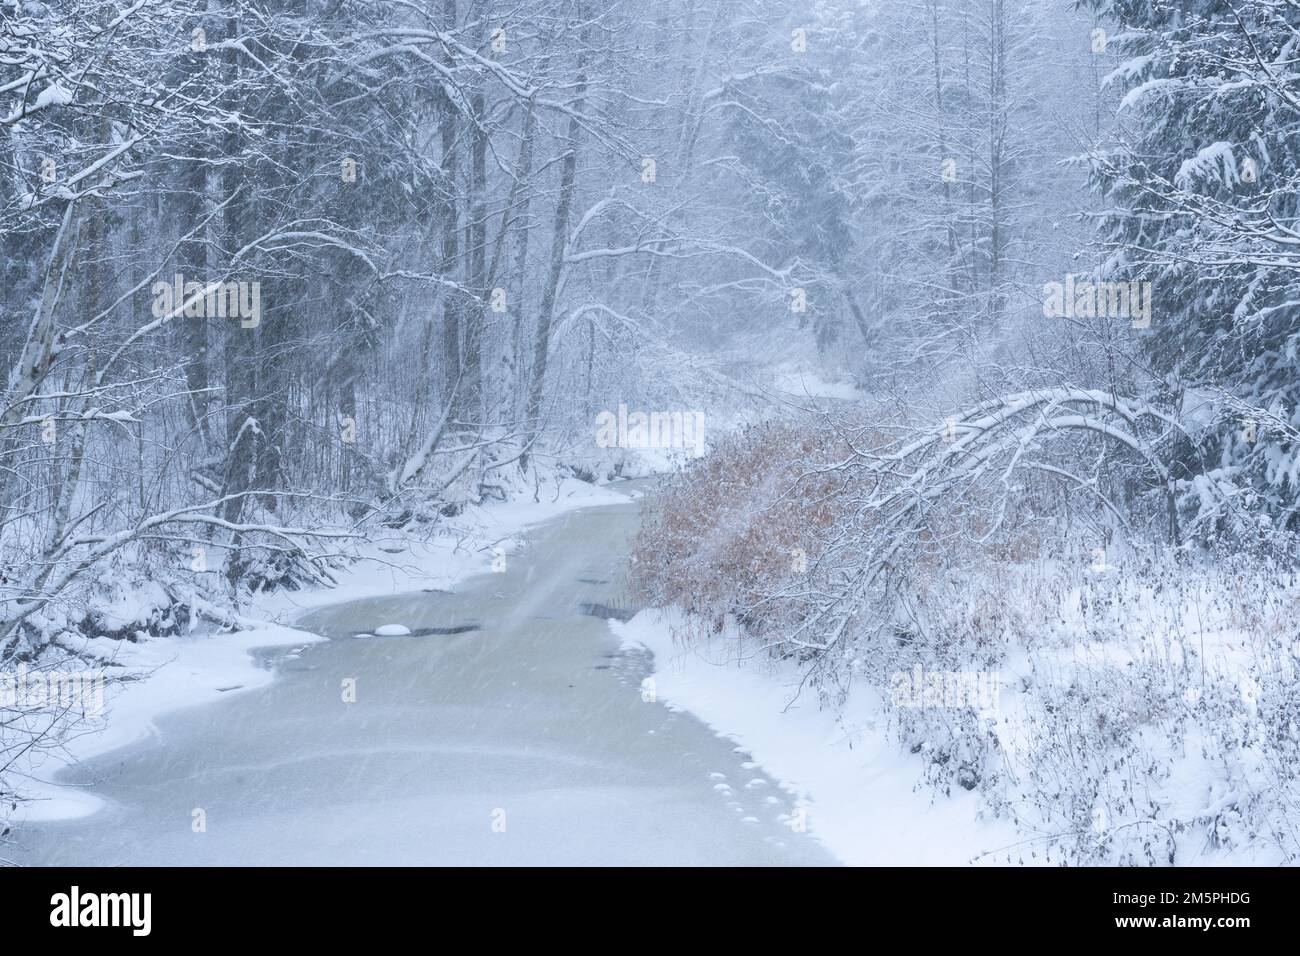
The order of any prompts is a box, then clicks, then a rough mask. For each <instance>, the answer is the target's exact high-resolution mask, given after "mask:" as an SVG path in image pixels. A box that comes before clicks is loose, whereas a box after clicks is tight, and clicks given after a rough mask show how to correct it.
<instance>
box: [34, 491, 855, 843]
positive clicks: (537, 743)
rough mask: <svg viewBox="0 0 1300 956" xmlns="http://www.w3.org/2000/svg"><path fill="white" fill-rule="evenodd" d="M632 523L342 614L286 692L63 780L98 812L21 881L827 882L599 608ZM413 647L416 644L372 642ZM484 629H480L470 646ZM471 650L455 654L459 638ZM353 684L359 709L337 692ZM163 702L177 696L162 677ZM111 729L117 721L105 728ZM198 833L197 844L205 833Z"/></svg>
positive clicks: (584, 514)
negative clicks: (452, 878) (715, 872)
mask: <svg viewBox="0 0 1300 956" xmlns="http://www.w3.org/2000/svg"><path fill="white" fill-rule="evenodd" d="M636 521H637V506H636V504H635V503H634V502H629V503H628V504H626V505H615V506H608V507H598V508H590V509H587V510H584V511H578V512H573V513H570V514H569V515H567V516H566V517H562V518H558V519H556V520H554V521H552V522H550V523H548V524H545V525H542V526H540V527H538V528H536V529H534V531H533V532H532V533H531V534H530V536H529V543H528V547H527V548H526V549H525V550H523V551H521V552H519V553H517V554H513V555H511V556H510V558H509V562H508V566H507V568H506V570H505V572H504V573H499V574H485V575H482V576H480V577H476V578H472V579H470V580H469V581H467V582H465V584H464V585H463V587H462V588H461V589H460V590H458V591H457V592H455V593H447V592H434V593H415V594H410V595H401V596H395V597H383V598H373V599H368V600H362V601H354V602H350V603H347V604H340V605H335V606H332V607H328V608H323V609H320V610H317V611H314V612H312V613H311V614H309V615H307V616H306V617H305V618H303V619H302V621H301V623H302V625H303V626H305V627H306V628H308V629H309V630H313V631H315V632H317V633H320V634H323V635H325V636H327V637H329V638H330V640H329V641H328V642H323V643H319V644H314V645H310V646H308V647H307V648H306V649H305V650H303V651H302V652H301V654H300V656H297V657H290V656H288V650H287V649H284V650H277V651H274V652H268V653H267V655H266V657H265V662H266V666H269V667H275V668H276V670H277V671H278V672H279V674H280V676H279V679H278V680H276V681H275V682H273V683H272V684H270V685H268V686H266V687H263V688H260V689H257V690H251V691H248V692H245V693H242V694H237V695H232V696H231V697H229V698H226V699H223V700H221V701H219V702H217V703H215V704H205V705H202V706H198V707H194V708H191V709H188V710H184V711H179V712H176V713H172V714H168V715H165V716H163V717H162V718H161V719H160V720H159V721H158V727H159V730H160V736H159V737H158V738H155V739H153V740H150V741H144V742H141V743H139V744H136V745H132V746H131V747H127V748H124V749H121V750H117V751H114V752H112V753H108V754H105V755H103V756H102V757H99V758H96V759H94V760H91V761H87V762H85V763H82V764H79V765H78V766H77V767H75V768H74V769H72V770H69V771H65V772H64V774H63V775H62V776H61V777H60V781H61V782H64V783H70V784H74V785H78V786H84V787H87V788H88V789H89V790H90V791H91V792H93V793H94V794H95V795H97V796H99V797H101V798H103V799H104V800H105V801H106V804H107V806H106V808H105V809H103V810H101V811H100V812H99V813H97V814H94V815H92V816H90V817H86V818H83V819H80V820H75V821H69V822H62V823H45V824H33V825H31V826H29V827H26V828H24V829H23V830H21V831H20V832H19V833H18V834H17V839H18V846H17V847H14V848H12V850H13V852H12V853H11V858H12V859H13V860H14V861H15V862H17V863H20V864H22V863H25V864H37V865H40V864H93V865H122V864H124V865H147V864H163V865H185V864H193V865H263V864H307V865H317V864H345V865H350V864H377V865H382V864H398V865H405V864H525V865H531V864H719V865H735V864H742V865H745V864H750V865H752V864H820V863H831V862H834V861H833V860H832V858H831V857H830V856H829V855H828V854H827V853H826V851H825V850H823V849H822V848H821V846H820V844H818V843H816V842H815V841H814V840H813V839H812V838H811V837H809V836H806V835H804V834H800V833H794V832H792V831H791V829H790V827H789V826H788V825H786V824H785V823H784V822H782V820H781V819H780V817H781V816H782V815H785V814H789V813H791V811H792V805H791V801H790V799H789V797H788V796H787V795H786V794H785V793H784V792H782V791H781V790H780V789H779V788H778V787H776V786H775V784H774V783H773V781H772V780H771V779H770V778H768V777H767V776H766V775H765V774H764V773H763V772H762V770H761V769H760V768H757V767H754V766H752V765H751V766H750V767H748V768H746V767H745V766H743V764H744V763H745V762H746V761H747V760H748V756H747V755H745V754H742V753H736V752H735V751H734V745H733V744H732V743H730V742H728V741H726V740H723V739H721V738H719V737H717V736H715V735H714V734H713V733H712V732H710V731H709V730H708V729H707V728H706V727H705V726H704V725H703V724H701V723H700V722H699V721H697V720H696V719H695V718H693V717H691V716H690V715H689V714H685V713H673V712H671V711H670V710H668V709H667V708H666V707H664V706H663V705H662V704H660V703H647V702H643V701H642V696H641V687H640V684H641V679H642V677H643V676H644V675H645V672H646V670H645V668H646V665H645V662H644V661H643V660H640V659H638V658H637V657H636V656H624V655H622V654H620V652H619V648H618V645H617V642H616V641H615V640H614V639H613V638H612V637H611V636H610V634H609V630H608V628H607V626H606V624H605V621H604V620H603V619H601V618H600V617H598V616H592V614H591V613H588V612H589V611H590V610H591V609H590V606H591V605H598V606H607V607H610V608H615V609H619V608H625V607H626V606H627V598H626V588H625V586H624V584H623V582H622V581H621V580H620V578H621V574H620V568H621V567H622V565H623V562H624V560H625V557H626V555H627V551H628V541H629V538H630V536H631V535H632V533H633V532H634V531H635V527H636ZM385 624H402V625H405V626H406V627H408V628H411V629H412V630H415V631H417V632H419V631H420V630H421V629H426V628H427V629H437V631H436V632H434V633H425V634H423V635H418V634H417V636H399V637H367V638H358V637H356V636H355V635H356V634H357V633H359V632H367V631H371V630H373V629H375V628H377V627H380V626H381V625H385ZM471 627H477V628H478V629H476V630H462V629H463V628H471ZM456 631H459V633H455V632H456ZM347 678H353V679H355V681H356V701H355V703H345V702H344V701H343V692H342V689H341V688H342V684H343V681H344V680H345V679H347ZM155 679H163V680H165V679H166V677H165V674H164V675H160V676H159V677H157V678H155ZM110 719H111V716H110ZM196 808H201V809H202V810H203V811H204V813H205V814H206V823H207V829H206V832H198V833H196V832H194V829H193V827H192V820H193V814H194V811H195V809H196Z"/></svg>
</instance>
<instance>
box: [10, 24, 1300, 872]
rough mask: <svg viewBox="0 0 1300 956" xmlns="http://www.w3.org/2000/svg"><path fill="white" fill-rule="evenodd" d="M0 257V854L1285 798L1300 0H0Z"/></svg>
mask: <svg viewBox="0 0 1300 956" xmlns="http://www.w3.org/2000/svg"><path fill="white" fill-rule="evenodd" d="M0 315H3V316H4V317H5V318H4V320H3V321H0V841H6V842H4V844H3V852H0V858H2V859H5V860H10V859H12V858H14V855H15V854H16V853H18V852H19V851H21V850H22V849H23V846H24V843H23V841H24V840H25V839H28V838H30V841H31V842H30V844H29V847H30V848H33V849H31V851H30V852H31V854H33V855H34V856H35V857H37V858H38V859H41V860H53V859H65V858H67V856H66V855H72V856H76V855H78V854H83V853H84V854H86V855H87V856H88V857H91V858H93V859H94V861H95V862H103V863H114V862H120V859H119V857H121V856H122V855H124V854H125V855H127V856H130V857H131V858H132V859H135V860H138V861H144V862H148V861H149V859H150V856H149V854H151V853H157V854H158V855H159V858H163V857H165V858H166V859H168V860H169V861H179V862H193V861H195V860H197V859H203V860H207V861H211V862H223V863H228V862H239V861H241V860H243V859H245V858H246V857H247V856H248V855H250V854H251V855H254V856H258V858H259V859H260V860H269V861H271V862H274V858H273V856H274V853H276V852H283V853H284V854H285V855H286V856H285V858H286V859H292V860H294V861H296V862H305V861H318V860H320V859H325V858H328V856H329V854H331V853H333V854H345V855H346V854H349V853H355V854H358V855H359V857H364V858H365V859H374V860H378V861H380V862H384V861H389V860H392V859H397V858H401V859H403V860H406V859H416V858H419V859H420V860H421V861H423V858H420V857H419V854H420V853H421V852H422V851H423V849H424V847H422V846H421V845H419V844H418V843H407V842H404V841H403V840H401V839H400V837H399V836H398V835H397V830H396V829H395V828H394V824H400V823H401V822H402V820H401V817H402V815H403V814H409V815H412V816H413V817H414V816H419V817H420V819H419V826H420V827H421V830H420V833H421V835H422V837H424V838H427V839H428V840H429V841H433V842H434V843H438V841H443V844H445V845H446V846H447V847H448V848H450V849H449V852H453V853H454V855H455V857H456V859H457V860H460V861H465V862H477V861H479V860H480V859H482V860H485V861H489V862H526V863H545V862H554V861H557V860H560V859H563V860H566V861H568V860H576V861H578V862H584V861H597V862H625V861H626V862H690V863H709V862H718V861H725V862H728V863H769V864H790V865H794V864H803V863H824V862H829V857H828V855H827V849H829V850H830V851H831V852H832V853H833V854H834V855H835V856H837V857H838V858H840V859H842V860H844V861H847V862H853V863H859V862H890V863H895V862H897V863H911V862H961V863H978V864H983V865H1003V866H1005V865H1021V864H1024V865H1031V864H1072V865H1094V864H1129V865H1139V866H1168V865H1192V864H1198V863H1207V862H1231V863H1251V864H1273V863H1283V862H1285V863H1294V862H1296V861H1297V860H1298V859H1300V838H1298V837H1297V833H1300V830H1298V829H1297V827H1298V826H1300V703H1298V702H1300V630H1298V629H1297V623H1296V621H1297V615H1296V613H1295V611H1296V606H1297V602H1298V601H1300V584H1298V583H1297V573H1298V572H1300V321H1298V317H1300V0H1244V2H1227V0H1177V2H1162V3H1151V2H1149V0H888V2H885V0H826V2H819V3H817V4H814V5H811V6H810V5H807V4H797V3H791V2H789V0H656V2H655V3H653V4H649V5H646V4H643V3H636V2H630V0H610V2H601V3H594V2H591V0H517V2H512V3H510V4H503V3H500V2H497V0H438V2H437V3H420V2H414V3H413V2H407V0H295V2H293V3H288V2H279V0H270V2H264V0H0ZM651 475H653V476H654V477H653V478H648V477H647V476H651ZM619 489H624V490H627V489H633V490H635V492H636V494H637V495H639V496H640V497H637V498H636V499H635V500H636V502H637V503H638V505H640V506H641V508H640V512H639V513H637V512H636V511H635V509H633V508H632V507H631V506H630V505H629V499H628V497H627V496H626V495H624V494H622V493H621V492H620V491H619ZM598 506H599V507H598ZM602 536H603V537H602ZM521 541H535V542H536V548H537V550H536V551H529V550H528V547H531V545H529V546H525V545H521V544H520V542H521ZM546 547H551V548H553V549H554V550H553V552H552V553H549V554H548V553H545V552H544V549H545V548H546ZM520 549H522V550H520ZM494 575H495V576H494ZM492 582H495V584H494V583H492ZM610 602H613V603H610ZM632 611H639V612H640V613H639V614H637V615H636V616H635V617H632V618H631V619H630V620H625V618H628V617H629V616H630V614H631V612H632ZM606 612H608V613H606ZM381 613H382V614H392V615H396V616H397V617H403V616H408V617H410V618H411V620H418V622H419V623H418V626H416V627H413V626H412V625H411V622H410V621H407V620H399V619H388V620H371V619H370V618H371V617H372V616H374V615H377V614H381ZM456 615H460V616H461V617H456ZM443 616H449V619H447V620H444V619H443ZM450 617H456V619H455V620H451V619H450ZM461 618H464V619H463V620H462V619H461ZM605 618H610V619H612V624H611V625H610V628H606V627H605V620H604V619H605ZM308 621H309V622H311V626H308V625H307V624H305V623H304V622H308ZM313 627H314V628H315V630H312V628H313ZM372 629H379V632H378V633H376V632H375V631H374V630H372ZM371 637H373V638H374V641H373V644H371V643H368V641H369V640H370V638H371ZM619 647H622V648H623V649H622V650H621V651H620V650H619V649H618V648H619ZM367 648H372V649H367ZM611 648H613V649H611ZM647 651H648V652H649V654H647ZM334 667H337V668H341V669H344V672H343V673H341V674H335V673H334V672H333V671H331V670H330V668H334ZM347 669H370V670H369V671H368V672H369V673H370V674H371V675H372V676H371V678H370V680H371V681H373V682H375V683H374V684H371V683H367V684H365V685H364V686H365V687H366V688H368V690H366V691H365V692H364V693H363V694H362V696H361V697H360V698H356V697H355V693H356V687H355V686H349V685H348V681H353V682H354V683H355V680H356V675H355V674H351V673H350V672H349V671H348V670H347ZM642 670H646V671H647V673H644V674H642V673H640V671H642ZM326 676H330V678H331V680H333V679H334V678H336V677H337V678H338V680H341V681H342V684H343V686H342V689H341V692H340V688H339V687H338V686H336V684H337V682H335V683H334V684H331V683H329V682H327V681H325V680H324V678H325V677H326ZM276 678H278V679H276ZM642 678H644V679H645V680H644V681H643V680H642ZM376 685H377V686H376ZM570 691H572V692H573V693H572V694H571V693H570ZM350 695H351V696H350ZM665 701H666V702H667V703H668V705H669V707H670V708H671V709H668V710H665V709H664V707H663V703H664V702H665ZM354 704H355V705H356V706H355V707H353V705H354ZM633 704H636V707H633ZM642 704H644V705H645V708H643V709H637V708H639V707H641V705H642ZM182 705H184V706H183V707H182ZM340 707H341V708H342V709H340ZM200 715H201V716H200ZM606 716H608V717H609V719H604V718H606ZM701 720H703V721H706V722H707V724H708V725H709V726H710V727H713V728H715V729H716V730H717V731H719V732H721V733H723V734H727V735H732V736H733V737H734V738H735V739H736V740H737V741H739V742H738V743H734V744H730V745H729V744H728V743H727V741H726V740H724V739H722V738H719V737H717V736H716V735H714V734H712V733H710V732H708V731H707V730H706V729H705V727H704V724H702V723H700V721H701ZM262 721H266V726H265V728H263V725H262ZM556 727H559V728H562V733H561V732H556V737H555V739H552V738H551V734H552V730H553V728H556ZM218 730H219V731H220V733H218ZM220 734H226V735H227V737H224V738H223V737H222V736H221V735H220ZM331 735H333V736H331ZM462 738H463V740H462ZM223 740H227V741H228V742H227V743H225V744H223ZM240 748H242V750H243V751H247V752H249V753H251V754H255V755H256V757H255V758H254V757H249V763H248V764H247V765H245V764H244V763H242V762H241V760H242V758H239V757H238V756H237V755H236V754H235V751H236V750H238V749H240ZM745 748H749V750H751V751H752V753H749V752H746V753H745V754H744V755H741V754H738V753H735V752H733V751H736V750H741V751H743V750H745ZM218 752H219V753H220V754H221V756H217V754H218ZM109 755H112V756H111V759H110V757H109ZM349 755H353V756H357V755H359V756H357V759H358V760H359V761H360V764H361V765H362V766H363V767H366V768H372V769H374V770H375V772H374V773H367V772H363V771H362V770H358V771H357V772H355V773H354V772H352V768H351V764H349V762H348V761H349V760H350V759H352V757H351V756H349ZM706 764H707V766H706ZM568 770H572V779H569V778H568V777H566V776H565V774H566V772H567V771H568ZM750 771H752V772H753V774H754V776H753V778H752V779H748V780H741V779H740V777H739V775H740V774H744V773H748V772H750ZM386 773H391V774H392V775H393V777H392V779H391V780H388V779H387V778H385V777H384V776H383V774H386ZM536 780H545V781H549V782H550V783H549V784H547V785H546V786H542V785H540V784H535V783H534V781H536ZM250 781H251V783H250ZM778 782H779V783H782V784H784V785H785V788H786V789H785V790H780V789H779V788H778V790H777V791H776V792H772V793H770V794H767V796H770V797H771V802H769V801H768V800H767V799H766V798H765V797H764V796H760V793H761V792H762V791H764V788H767V787H772V786H773V785H774V784H775V783H778ZM389 783H391V788H390V789H388V790H385V789H384V785H385V784H389ZM262 784H265V785H262ZM480 784H481V785H482V786H479V785H480ZM195 787H197V788H198V789H199V790H200V791H201V790H203V788H205V787H210V788H211V789H210V790H209V791H208V792H209V794H210V795H211V797H212V800H213V802H214V804H216V805H219V806H220V809H221V814H220V815H223V816H224V819H226V820H227V821H229V820H231V819H232V812H233V815H234V816H233V818H240V817H239V814H240V813H244V814H245V815H246V816H247V819H245V820H243V823H242V824H241V827H242V828H241V827H235V828H229V829H226V830H225V831H220V830H214V831H213V839H212V840H210V841H209V842H208V843H207V844H205V845H203V847H202V848H201V849H200V848H199V847H198V845H191V844H189V843H186V842H185V841H184V840H182V839H181V838H180V837H179V836H178V835H177V834H176V833H175V832H173V831H171V830H166V829H165V828H163V827H161V826H160V827H159V829H158V830H157V832H154V831H152V830H151V829H150V828H151V826H153V823H152V822H151V821H153V820H155V819H158V820H161V819H163V817H164V816H166V815H168V814H179V815H181V816H185V815H187V814H189V813H191V812H192V811H193V812H196V813H197V811H199V810H201V809H202V808H203V807H204V806H205V804H204V802H203V801H204V800H205V798H204V796H203V793H202V792H195V791H194V790H193V788H195ZM492 787H500V788H504V789H505V790H506V791H508V792H509V793H510V794H511V795H512V798H513V799H515V800H517V805H516V809H522V810H523V812H524V817H525V819H527V820H529V821H531V822H530V824H529V826H530V827H531V829H529V828H528V827H525V828H524V830H522V831H521V830H519V829H515V830H513V831H511V832H512V834H513V835H514V836H515V837H516V839H514V840H513V841H511V840H505V841H500V842H499V843H496V844H492V843H483V842H481V839H482V837H483V833H482V832H480V829H479V823H481V822H482V819H481V817H482V813H484V812H486V811H485V810H484V808H483V804H484V802H485V801H488V800H489V797H488V796H487V793H488V791H489V790H490V789H491V788H492ZM701 788H703V789H701ZM560 792H562V793H563V796H562V797H561V796H560V795H559V793H560ZM245 795H247V798H248V799H247V800H246V801H243V802H241V800H242V799H243V797H244V796H245ZM295 800H298V801H301V804H302V805H301V807H299V808H297V812H298V814H299V815H298V816H293V814H294V812H295V808H294V806H293V804H294V801H295ZM439 801H445V802H446V804H447V805H448V806H450V807H452V808H454V812H449V813H448V814H439V813H438V809H437V806H438V803H439ZM710 801H712V802H710ZM565 806H570V807H571V806H580V807H581V808H582V811H581V812H583V813H585V814H588V815H590V816H591V818H592V820H594V821H596V822H593V823H592V824H591V825H592V827H593V829H592V830H591V833H592V834H595V833H596V832H597V831H599V833H600V837H599V839H597V837H596V836H594V835H593V836H592V837H591V839H590V840H588V841H587V842H585V843H584V842H583V841H569V840H566V839H564V838H563V837H562V835H560V830H559V829H558V827H559V824H558V823H556V822H555V821H556V820H557V819H558V817H559V816H560V815H562V810H563V809H564V807H565ZM367 807H372V808H380V809H379V810H376V811H375V812H370V811H368V810H367ZM620 807H623V808H624V809H620ZM628 808H633V809H628ZM487 809H488V810H490V811H491V812H492V813H494V814H495V812H496V811H497V810H502V812H503V813H504V812H505V810H506V808H504V807H498V806H496V805H495V804H492V805H490V806H489V807H488V808H487ZM629 814H631V815H630V816H629ZM199 815H200V816H201V815H202V814H199ZM381 817H382V819H381ZM733 817H734V818H735V821H734V822H736V826H735V827H732V826H730V823H731V822H733V821H732V818H733ZM196 819H197V817H196ZM241 819H242V818H241ZM502 819H504V817H503V818H502ZM724 820H725V821H726V822H727V824H728V825H727V826H722V825H721V821H724ZM15 822H17V823H18V824H20V826H19V827H17V828H15V827H14V826H13V823H15ZM496 822H497V821H496V820H495V817H494V818H493V825H494V826H495V825H496ZM245 824H246V825H245ZM502 826H503V827H504V824H502ZM548 827H549V829H548ZM59 828H63V829H59ZM664 828H679V829H680V830H681V832H682V833H686V832H687V831H689V833H690V834H691V836H690V839H689V840H688V839H686V838H683V839H681V840H680V841H678V842H676V843H671V844H670V843H665V842H655V840H654V838H653V834H654V833H655V832H656V831H661V830H663V829H664ZM325 831H329V832H328V835H329V837H330V841H329V842H322V840H323V838H324V836H325ZM55 832H57V833H59V834H61V835H64V836H66V837H67V839H66V840H63V841H59V840H55V839H53V838H52V837H51V834H53V833H55ZM194 832H195V833H198V832H200V831H198V830H195V831H194ZM489 832H493V833H495V832H501V833H504V832H506V831H505V830H504V829H501V830H500V831H496V830H492V831H489ZM24 833H26V834H28V837H24V836H23V834H24ZM525 834H531V835H530V836H525ZM647 834H649V835H650V836H647ZM370 837H374V838H375V839H374V841H372V842H368V840H369V838H370ZM641 837H645V841H646V842H640V843H639V842H638V840H639V839H640V838H641ZM155 838H156V839H155ZM817 840H820V841H822V842H821V843H818V842H817ZM115 841H116V842H115ZM277 841H279V842H277ZM295 841H296V842H295ZM430 845H432V844H430ZM440 845H442V844H440ZM10 849H14V853H10Z"/></svg>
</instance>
